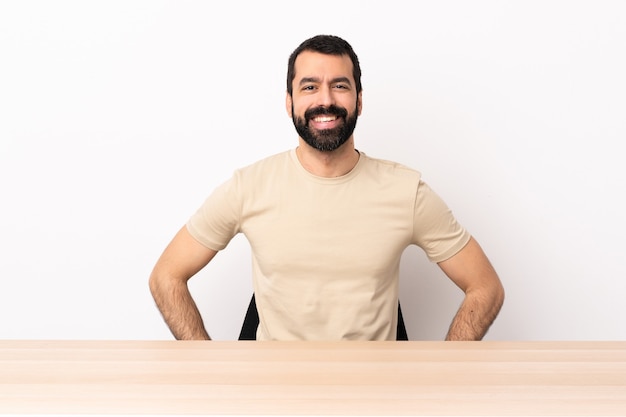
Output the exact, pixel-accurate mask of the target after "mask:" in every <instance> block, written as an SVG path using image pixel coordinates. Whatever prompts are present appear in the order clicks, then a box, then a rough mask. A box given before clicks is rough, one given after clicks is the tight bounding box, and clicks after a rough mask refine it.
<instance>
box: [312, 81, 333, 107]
mask: <svg viewBox="0 0 626 417" xmlns="http://www.w3.org/2000/svg"><path fill="white" fill-rule="evenodd" d="M316 99H317V100H316V101H317V103H316V104H317V106H319V107H328V106H330V105H331V104H334V103H335V99H334V97H333V94H332V89H331V87H330V86H327V85H323V86H320V87H319V90H318V93H317V96H316Z"/></svg>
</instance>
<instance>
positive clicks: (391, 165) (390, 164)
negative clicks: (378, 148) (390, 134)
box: [361, 152, 422, 182]
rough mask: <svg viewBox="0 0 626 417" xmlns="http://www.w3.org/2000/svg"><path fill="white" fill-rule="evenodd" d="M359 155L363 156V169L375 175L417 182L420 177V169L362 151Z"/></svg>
mask: <svg viewBox="0 0 626 417" xmlns="http://www.w3.org/2000/svg"><path fill="white" fill-rule="evenodd" d="M361 157H362V158H363V162H364V164H363V165H364V169H365V170H366V171H367V172H370V173H371V174H373V175H376V176H377V177H380V178H385V177H387V178H390V179H396V180H397V179H405V180H407V181H415V182H419V181H420V180H421V178H422V174H421V172H420V171H418V170H417V169H415V168H411V167H409V166H407V165H404V164H401V163H399V162H395V161H391V160H388V159H381V158H373V157H371V156H369V155H367V154H365V153H363V152H361Z"/></svg>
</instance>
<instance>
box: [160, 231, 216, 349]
mask: <svg viewBox="0 0 626 417" xmlns="http://www.w3.org/2000/svg"><path fill="white" fill-rule="evenodd" d="M216 253H217V252H216V251H214V250H211V249H208V248H206V247H204V246H203V245H201V244H200V243H199V242H198V241H196V240H195V239H194V238H193V237H192V236H191V235H190V234H189V232H188V231H187V227H186V226H183V227H182V228H181V229H180V230H179V231H178V233H177V234H176V236H174V239H172V241H171V242H170V244H169V245H168V246H167V248H165V251H164V252H163V254H162V255H161V257H160V258H159V260H158V261H157V263H156V265H155V267H154V269H153V270H152V274H151V275H150V281H149V284H150V291H151V292H152V296H153V297H154V301H155V302H156V304H157V307H158V308H159V310H160V311H161V314H162V315H163V318H164V319H165V322H166V323H167V325H168V326H169V328H170V330H171V332H172V334H173V335H174V337H175V338H176V339H179V340H193V339H196V340H197V339H200V340H211V338H210V337H209V335H208V333H207V331H206V330H205V328H204V323H203V322H202V317H201V316H200V312H199V311H198V307H197V306H196V303H195V302H194V301H193V298H192V297H191V293H190V292H189V287H188V286H187V281H189V279H190V278H191V277H192V276H194V275H195V274H196V273H197V272H198V271H200V270H201V269H202V268H203V267H204V266H205V265H206V264H208V263H209V261H211V259H213V257H214V256H215V254H216Z"/></svg>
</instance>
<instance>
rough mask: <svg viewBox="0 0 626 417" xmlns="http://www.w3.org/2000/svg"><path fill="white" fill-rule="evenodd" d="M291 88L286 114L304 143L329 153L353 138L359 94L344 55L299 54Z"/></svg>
mask: <svg viewBox="0 0 626 417" xmlns="http://www.w3.org/2000/svg"><path fill="white" fill-rule="evenodd" d="M292 87H293V93H292V95H289V93H288V94H287V102H286V105H287V113H288V114H289V116H291V118H292V120H293V124H294V126H295V128H296V131H297V132H298V134H299V135H300V137H301V138H302V139H303V140H304V141H305V142H306V143H307V144H309V145H310V146H311V147H313V148H315V149H317V150H319V151H323V152H331V151H334V150H335V149H338V148H339V147H340V146H341V145H343V144H344V143H345V142H346V141H347V140H348V139H349V138H350V137H351V136H352V133H353V132H354V129H355V127H356V122H357V118H358V116H359V114H361V93H357V89H356V86H355V81H354V78H353V75H352V61H351V60H350V58H349V57H348V56H347V55H327V54H321V53H318V52H312V51H304V52H302V53H301V54H300V55H298V57H297V58H296V61H295V77H294V79H293V82H292Z"/></svg>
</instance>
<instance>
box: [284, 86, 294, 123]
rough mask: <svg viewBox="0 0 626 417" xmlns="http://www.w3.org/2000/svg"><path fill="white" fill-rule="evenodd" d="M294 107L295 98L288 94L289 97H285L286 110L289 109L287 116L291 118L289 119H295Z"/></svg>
mask: <svg viewBox="0 0 626 417" xmlns="http://www.w3.org/2000/svg"><path fill="white" fill-rule="evenodd" d="M292 107H293V98H291V94H289V92H287V96H286V97H285V109H287V115H288V116H289V118H292V117H293V114H291V113H292V112H291V108H292Z"/></svg>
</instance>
